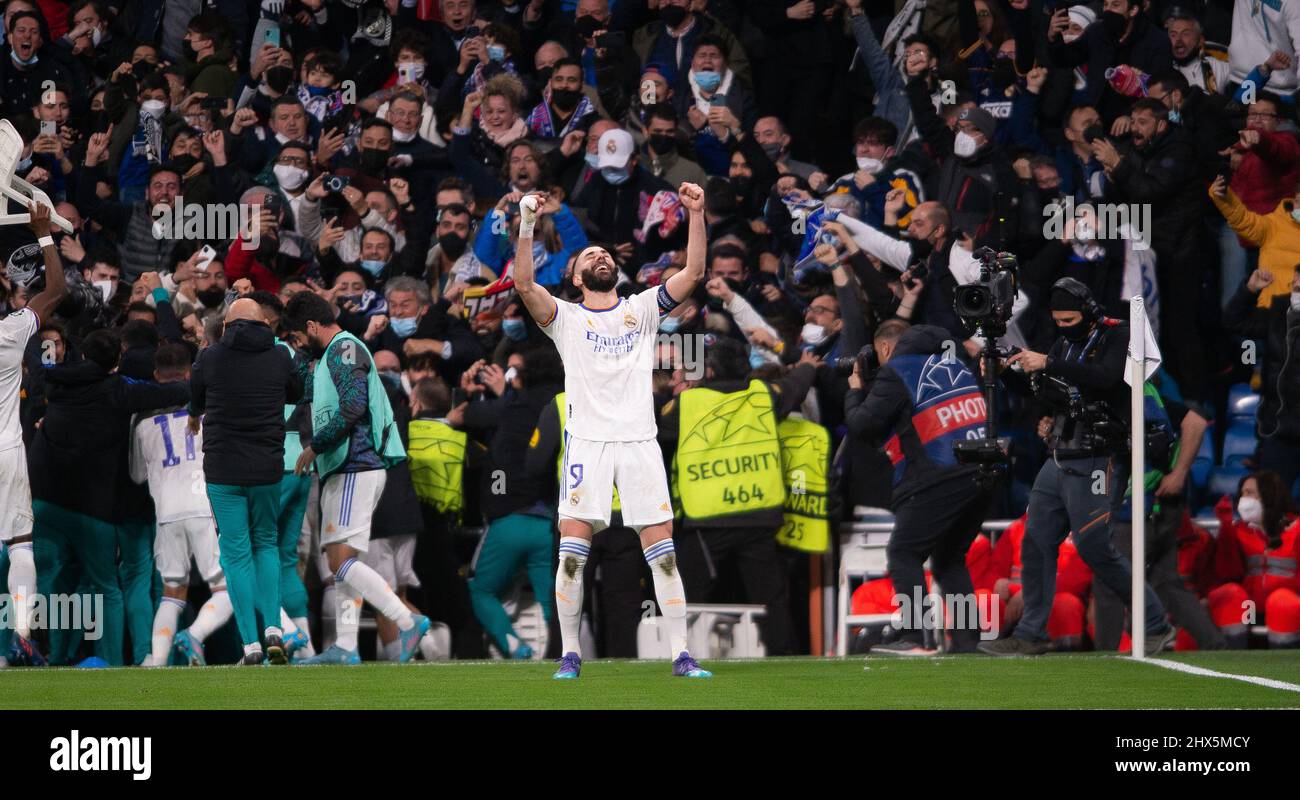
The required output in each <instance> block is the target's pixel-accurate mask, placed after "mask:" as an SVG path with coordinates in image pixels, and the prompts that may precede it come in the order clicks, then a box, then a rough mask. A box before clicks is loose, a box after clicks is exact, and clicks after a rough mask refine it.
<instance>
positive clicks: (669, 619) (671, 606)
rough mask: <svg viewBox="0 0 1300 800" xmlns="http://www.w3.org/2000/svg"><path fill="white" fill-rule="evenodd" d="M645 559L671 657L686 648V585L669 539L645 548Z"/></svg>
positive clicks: (679, 653)
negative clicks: (662, 617) (663, 622)
mask: <svg viewBox="0 0 1300 800" xmlns="http://www.w3.org/2000/svg"><path fill="white" fill-rule="evenodd" d="M645 563H647V564H649V565H650V574H651V575H653V576H654V581H655V599H656V600H658V601H659V611H660V613H662V614H663V616H664V621H665V622H666V623H667V625H668V643H669V645H670V647H671V649H672V658H677V656H679V655H681V654H682V653H684V652H686V586H685V585H683V584H682V576H681V573H680V572H678V571H677V551H676V549H674V548H673V540H672V539H664V540H663V541H660V542H655V543H654V544H652V545H650V546H649V547H647V548H646V549H645Z"/></svg>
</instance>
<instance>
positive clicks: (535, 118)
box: [528, 58, 596, 139]
mask: <svg viewBox="0 0 1300 800" xmlns="http://www.w3.org/2000/svg"><path fill="white" fill-rule="evenodd" d="M595 111H596V107H595V105H594V104H592V102H591V101H590V100H588V99H587V97H586V96H585V95H583V93H582V64H581V63H579V62H578V60H577V59H574V58H562V59H560V60H559V61H557V62H556V63H555V66H554V67H552V69H551V79H550V80H549V81H548V82H547V83H546V87H545V88H544V89H543V90H542V101H541V102H540V103H538V104H537V105H536V106H534V107H533V110H532V111H531V112H529V114H528V129H529V130H530V131H531V132H532V135H533V136H535V137H537V138H538V139H563V138H564V137H565V136H567V135H568V134H569V133H571V132H572V131H574V130H577V129H578V126H579V124H580V123H581V122H582V119H583V117H586V116H587V115H588V114H592V113H595Z"/></svg>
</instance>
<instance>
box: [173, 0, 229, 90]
mask: <svg viewBox="0 0 1300 800" xmlns="http://www.w3.org/2000/svg"><path fill="white" fill-rule="evenodd" d="M232 38H233V32H232V31H231V28H230V23H229V22H228V21H227V20H226V18H225V17H223V16H222V15H221V14H220V13H218V12H216V11H205V12H204V13H202V14H199V15H197V16H195V17H194V18H193V19H191V20H190V22H189V26H188V28H187V29H186V31H185V42H186V43H187V44H189V46H190V48H191V49H192V50H193V51H194V57H193V59H192V60H191V62H190V63H189V64H187V66H186V70H187V73H186V80H185V83H186V85H187V86H188V87H189V89H190V91H191V92H203V93H204V94H206V95H208V96H209V97H229V96H230V92H231V91H232V90H233V89H234V88H235V84H236V83H238V81H239V78H238V77H237V76H236V75H235V73H234V72H233V71H231V69H230V53H231V45H232V44H233V42H232V41H231V39H232Z"/></svg>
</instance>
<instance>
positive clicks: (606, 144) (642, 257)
mask: <svg viewBox="0 0 1300 800" xmlns="http://www.w3.org/2000/svg"><path fill="white" fill-rule="evenodd" d="M596 169H597V170H598V172H596V173H595V174H593V175H592V176H591V178H590V180H588V181H587V183H586V184H585V185H584V186H583V187H582V188H581V190H580V191H579V192H578V193H577V194H576V195H574V196H573V198H572V199H571V200H570V201H569V204H570V206H572V207H573V208H581V209H584V210H585V212H586V228H587V230H588V231H589V232H594V233H595V238H600V239H604V240H605V241H610V242H614V243H615V250H616V252H617V254H618V256H619V257H620V258H623V259H625V260H626V259H630V262H631V263H633V264H644V263H646V262H648V261H653V260H654V259H655V258H656V257H658V256H659V254H660V252H662V250H663V243H662V241H661V240H660V239H659V237H658V235H657V234H653V233H652V234H651V235H650V236H646V237H644V238H645V241H641V240H640V239H638V237H637V234H639V233H640V232H641V231H642V230H643V228H645V222H646V215H647V213H648V212H649V206H650V204H647V203H642V202H641V198H642V197H655V196H656V195H658V194H660V193H664V195H665V197H671V198H673V199H675V198H676V194H675V193H674V192H673V187H672V186H670V185H669V184H668V182H667V181H665V180H662V179H660V178H656V177H655V176H654V175H652V174H651V173H650V171H649V170H648V169H646V168H645V167H644V166H643V165H642V164H641V159H640V157H639V156H638V155H637V153H636V147H635V144H634V143H633V141H632V134H630V133H628V132H627V131H625V130H622V129H619V128H614V129H611V130H607V131H606V132H605V133H603V134H602V135H601V137H600V139H599V140H598V142H597V144H596ZM655 227H656V228H658V227H660V226H655ZM680 227H681V226H680V225H678V226H677V228H678V230H680Z"/></svg>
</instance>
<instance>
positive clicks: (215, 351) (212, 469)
mask: <svg viewBox="0 0 1300 800" xmlns="http://www.w3.org/2000/svg"><path fill="white" fill-rule="evenodd" d="M302 391H303V376H302V375H301V374H300V373H299V371H298V368H297V367H296V366H295V365H294V363H293V358H292V357H291V356H290V355H289V351H288V350H286V349H285V348H283V347H279V346H277V345H276V343H275V334H273V333H272V332H271V328H270V326H269V325H267V324H266V320H265V317H264V316H263V315H262V310H261V308H260V307H259V306H258V305H257V302H256V301H255V300H252V299H250V298H241V299H239V300H236V301H235V302H233V303H231V304H230V308H229V309H227V311H226V326H225V333H224V334H223V335H222V337H221V341H220V342H217V343H216V344H214V345H212V346H211V347H209V348H208V349H207V350H204V351H203V352H202V353H200V354H199V360H198V361H196V362H194V369H193V372H192V373H191V375H190V393H191V395H192V397H191V400H190V428H191V429H193V430H198V427H199V424H200V419H202V424H203V425H204V427H205V428H206V430H205V431H204V434H203V471H204V474H205V477H206V478H207V489H208V498H209V500H211V502H212V511H213V516H214V517H215V518H216V522H217V537H218V540H217V541H218V544H219V545H220V547H221V568H222V570H224V571H225V573H226V585H227V587H228V588H229V592H230V601H231V605H233V606H234V609H235V622H236V624H237V625H238V627H239V636H240V639H241V640H242V641H243V643H244V659H243V661H242V663H244V664H249V665H256V664H260V663H262V659H263V651H262V642H261V641H260V637H259V636H258V630H259V628H258V624H257V616H258V615H259V614H260V615H261V617H262V628H261V630H262V631H263V633H264V634H265V637H266V653H265V657H266V658H269V659H270V661H271V663H273V664H284V663H286V661H287V656H286V654H285V651H284V646H283V642H282V640H281V636H282V631H281V629H280V560H279V559H280V556H279V548H278V528H277V525H276V520H277V518H278V517H279V515H280V479H281V478H282V477H283V475H284V407H285V405H286V404H293V403H296V402H297V401H298V398H299V397H301V396H302ZM250 544H251V547H250Z"/></svg>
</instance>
